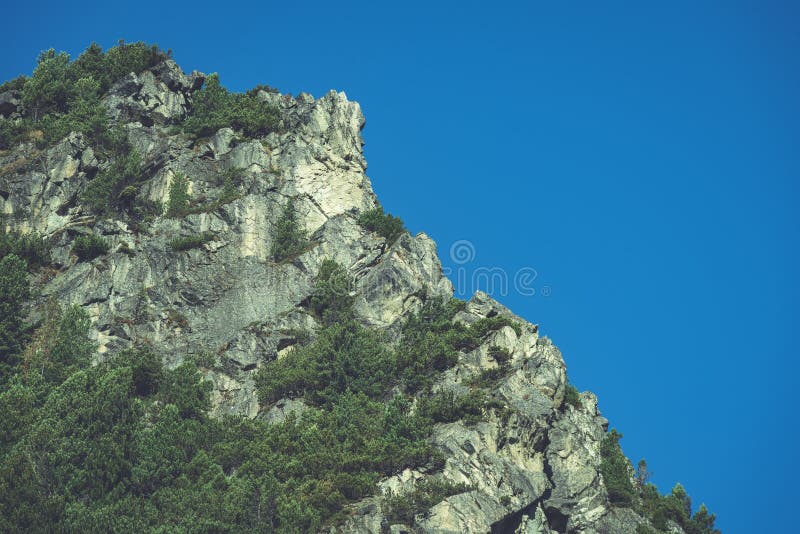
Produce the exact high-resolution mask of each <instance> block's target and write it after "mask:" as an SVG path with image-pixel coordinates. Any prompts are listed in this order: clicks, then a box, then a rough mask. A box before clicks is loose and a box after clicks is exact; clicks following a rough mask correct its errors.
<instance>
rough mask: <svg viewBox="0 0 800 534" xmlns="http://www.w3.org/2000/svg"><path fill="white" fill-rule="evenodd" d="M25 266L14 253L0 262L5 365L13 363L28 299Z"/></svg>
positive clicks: (0, 341)
mask: <svg viewBox="0 0 800 534" xmlns="http://www.w3.org/2000/svg"><path fill="white" fill-rule="evenodd" d="M27 267H28V266H27V264H26V263H25V260H23V259H20V258H19V257H17V256H16V255H14V254H8V255H7V256H5V257H4V258H3V259H2V260H0V363H2V364H6V365H7V364H11V363H13V362H14V361H15V358H16V354H17V353H18V352H19V349H20V347H21V344H22V339H21V337H22V335H21V334H22V320H23V313H22V306H23V304H25V301H26V300H28V298H30V285H29V284H28V276H27V272H26V270H27ZM0 373H2V375H5V374H6V370H5V369H2V368H0Z"/></svg>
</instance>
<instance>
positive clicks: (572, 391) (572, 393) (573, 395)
mask: <svg viewBox="0 0 800 534" xmlns="http://www.w3.org/2000/svg"><path fill="white" fill-rule="evenodd" d="M564 403H565V404H569V405H570V406H572V407H573V408H575V409H578V410H580V409H581V408H582V407H583V401H581V394H580V393H579V392H578V389H577V388H576V387H575V386H573V385H572V384H570V383H569V382H567V384H566V388H565V391H564Z"/></svg>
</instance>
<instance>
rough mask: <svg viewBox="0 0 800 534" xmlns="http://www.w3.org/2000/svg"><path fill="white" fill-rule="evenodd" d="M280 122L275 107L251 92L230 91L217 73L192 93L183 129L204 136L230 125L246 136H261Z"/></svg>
mask: <svg viewBox="0 0 800 534" xmlns="http://www.w3.org/2000/svg"><path fill="white" fill-rule="evenodd" d="M279 125H280V113H279V112H278V110H277V108H275V107H274V106H272V105H270V104H268V103H266V102H263V101H261V100H259V98H258V95H257V94H256V93H254V92H248V93H229V92H228V90H227V89H225V88H224V87H223V86H222V85H221V84H220V82H219V76H217V75H216V74H212V75H210V76H209V77H208V78H206V81H205V85H204V86H203V88H202V89H200V90H199V91H197V92H196V93H195V94H194V95H193V103H192V110H191V113H190V114H189V117H187V119H186V121H185V122H184V123H183V130H184V131H185V132H186V133H188V134H190V135H193V136H195V137H207V136H209V135H211V134H213V133H215V132H216V131H217V130H219V129H220V128H226V127H229V128H233V129H234V130H238V131H240V132H241V133H242V134H243V135H244V136H245V137H263V136H264V135H267V134H268V133H270V132H273V131H276V130H277V129H278V126H279Z"/></svg>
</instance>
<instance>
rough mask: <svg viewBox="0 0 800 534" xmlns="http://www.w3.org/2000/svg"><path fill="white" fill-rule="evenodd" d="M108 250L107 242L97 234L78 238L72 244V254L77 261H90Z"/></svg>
mask: <svg viewBox="0 0 800 534" xmlns="http://www.w3.org/2000/svg"><path fill="white" fill-rule="evenodd" d="M109 248H110V245H109V244H108V241H106V240H105V238H103V237H102V236H99V235H97V234H89V235H82V236H78V237H76V238H75V241H73V242H72V252H74V253H75V255H76V256H78V260H79V261H91V260H93V259H95V258H96V257H98V256H102V255H103V254H105V253H106V252H108V249H109Z"/></svg>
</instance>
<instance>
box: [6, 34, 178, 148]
mask: <svg viewBox="0 0 800 534" xmlns="http://www.w3.org/2000/svg"><path fill="white" fill-rule="evenodd" d="M169 55H170V52H162V51H161V50H160V49H159V48H158V47H157V46H156V45H152V46H151V45H147V44H145V43H132V44H125V43H123V42H120V44H119V45H118V46H115V47H113V48H111V49H109V50H108V51H107V52H103V50H102V48H101V47H100V46H99V45H97V44H94V43H93V44H92V45H91V46H89V48H87V49H86V50H85V51H84V52H83V53H82V54H81V55H80V56H79V57H78V58H77V59H76V60H75V61H70V56H69V55H68V54H67V53H66V52H59V53H56V51H55V50H53V49H50V50H47V51H45V52H42V53H41V54H40V55H39V58H38V60H37V64H36V68H35V69H34V71H33V75H32V76H31V77H24V76H21V77H19V78H16V79H15V80H12V81H11V82H10V83H6V84H3V87H2V90H3V91H5V90H12V89H13V90H17V91H19V92H20V96H21V101H22V107H23V114H22V115H23V116H22V118H21V119H20V120H18V121H12V120H10V119H1V118H0V149H3V148H10V147H12V146H14V145H15V144H17V143H19V142H20V141H24V140H26V139H28V138H32V139H39V140H40V141H41V142H42V143H52V142H54V141H58V140H59V139H61V138H63V137H64V136H66V135H67V134H68V133H69V132H72V131H75V132H81V133H83V134H85V135H86V136H88V137H89V139H90V140H91V141H92V142H93V143H94V144H96V145H99V146H103V145H105V144H106V142H107V139H106V132H107V131H108V130H109V128H108V117H107V115H106V111H105V109H104V108H103V106H102V105H101V104H100V98H101V97H102V95H103V94H104V93H105V92H106V91H108V89H109V88H110V87H111V85H112V84H113V83H114V82H115V81H117V80H118V79H120V78H122V77H123V76H125V75H126V74H128V73H130V72H141V71H143V70H146V69H148V68H150V67H153V66H155V65H157V64H158V63H160V62H161V61H163V60H164V59H166V58H167V57H169ZM35 132H40V133H41V134H40V135H37V134H36V133H35Z"/></svg>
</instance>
